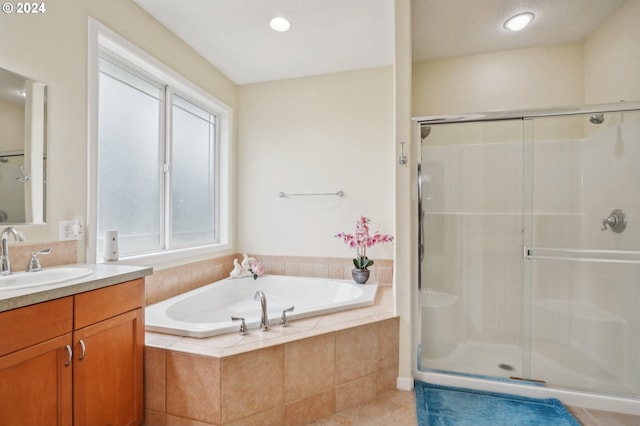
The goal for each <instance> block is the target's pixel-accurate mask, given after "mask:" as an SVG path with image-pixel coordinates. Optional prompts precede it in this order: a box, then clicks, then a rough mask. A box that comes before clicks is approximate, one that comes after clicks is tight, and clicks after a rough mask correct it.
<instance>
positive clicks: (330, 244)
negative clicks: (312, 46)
mask: <svg viewBox="0 0 640 426" xmlns="http://www.w3.org/2000/svg"><path fill="white" fill-rule="evenodd" d="M392 72H393V70H392V68H391V67H383V68H374V69H367V70H361V71H353V72H344V73H336V74H328V75H322V76H316V77H307V78H299V79H289V80H283V81H274V82H268V83H260V84H251V85H245V86H241V87H240V88H239V106H240V108H239V119H238V123H239V124H238V160H237V161H238V176H237V180H238V191H237V197H238V206H237V207H238V216H237V217H238V248H239V249H241V250H243V251H245V252H248V253H270V254H272V255H298V256H332V257H348V256H353V255H354V254H355V253H354V250H352V249H349V248H348V247H347V246H346V245H345V244H344V243H342V242H341V241H340V240H338V239H337V238H334V235H335V234H337V233H338V232H340V231H345V232H349V233H351V232H354V230H355V222H356V220H357V219H358V217H359V215H361V214H362V215H365V216H367V217H369V218H370V219H371V221H372V223H371V226H372V230H376V229H378V230H380V231H381V232H382V233H393V230H394V220H393V217H394V203H393V199H394V198H393V191H394V169H393V167H394V144H393V115H392V113H393V82H392ZM338 190H342V191H344V194H345V195H344V197H336V196H316V197H311V196H307V197H286V198H280V197H279V196H278V194H279V193H280V192H285V193H326V192H336V191H338ZM368 254H369V256H370V257H372V258H374V259H375V258H378V259H381V258H384V259H391V258H392V257H393V247H392V245H391V244H387V245H385V246H377V247H374V248H372V249H371V250H370V251H369V253H368Z"/></svg>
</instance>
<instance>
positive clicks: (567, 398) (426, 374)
mask: <svg viewBox="0 0 640 426" xmlns="http://www.w3.org/2000/svg"><path fill="white" fill-rule="evenodd" d="M638 110H640V101H638V102H619V103H609V104H592V105H580V106H566V107H561V108H551V109H529V110H514V111H495V112H484V113H472V114H459V115H439V116H424V117H416V118H414V119H413V121H414V123H415V126H414V128H415V136H416V137H415V140H416V144H417V147H418V148H417V152H418V155H417V156H416V157H417V161H416V169H415V170H417V175H416V179H417V183H416V190H417V204H418V206H417V230H418V239H417V259H416V261H417V263H418V265H417V268H418V270H417V278H418V283H417V285H416V286H415V287H414V291H415V293H414V297H415V299H414V303H413V306H414V319H413V336H412V337H413V348H412V349H413V353H414V363H413V374H414V377H415V378H416V379H418V380H425V381H430V382H432V383H437V384H443V385H451V386H461V387H468V388H473V389H481V390H489V391H498V392H508V393H513V394H518V395H525V396H532V397H543V398H546V397H556V398H560V399H561V400H562V401H563V402H565V403H568V404H574V405H579V406H584V407H591V408H596V409H609V410H611V409H617V410H618V411H621V412H629V413H637V414H640V399H635V398H631V397H630V398H626V397H624V396H621V397H614V398H611V397H609V395H606V394H599V393H595V392H591V391H583V390H575V389H562V388H560V387H542V386H530V385H528V384H519V383H515V382H514V383H511V382H504V381H499V380H493V379H488V378H482V377H473V376H466V375H456V374H455V372H450V373H449V372H437V371H428V370H427V371H424V370H420V369H419V368H418V367H419V363H420V356H421V354H420V345H421V343H422V342H421V327H422V309H421V307H422V300H421V299H422V291H421V289H422V278H423V277H422V275H423V271H422V266H423V265H422V262H423V259H424V248H425V243H424V242H425V235H424V224H423V220H424V214H425V212H424V211H423V201H424V200H423V193H422V176H421V175H422V162H423V160H424V159H423V158H422V140H423V139H424V138H426V136H424V138H423V137H422V136H423V135H425V133H426V135H428V132H429V131H430V129H429V130H427V131H426V132H425V130H423V129H425V128H429V127H430V126H433V125H437V124H453V123H476V122H490V121H507V120H522V121H523V129H526V127H527V126H531V123H532V120H533V119H535V118H544V117H560V116H574V115H586V114H600V113H615V112H627V111H638ZM423 132H425V133H423ZM527 135H531V132H527V131H523V140H522V143H523V150H524V153H523V154H524V158H531V157H527V156H528V155H530V154H531V152H532V149H533V138H532V137H530V140H528V138H527ZM523 171H524V172H527V169H526V167H525V170H523ZM532 179H533V176H532V170H529V173H524V176H523V185H524V186H525V188H526V187H527V185H529V186H531V185H532V183H533V181H532ZM525 194H526V192H525ZM531 207H532V200H531V198H530V197H526V196H525V197H524V199H523V212H527V211H531ZM523 216H524V218H523V225H524V230H525V231H524V232H525V233H524V235H523V241H524V247H523V258H524V259H529V258H531V259H535V257H533V256H530V253H528V248H527V243H528V242H530V241H531V240H532V234H531V233H532V226H531V221H532V218H531V215H527V214H524V215H523ZM531 268H532V265H531V262H524V264H523V274H524V277H531ZM523 287H524V288H523V292H524V295H523V297H524V298H525V300H530V298H531V292H532V286H531V285H524V286H523ZM527 298H528V299H527ZM523 309H527V310H528V311H527V312H524V313H523V317H524V316H525V315H527V317H526V318H531V315H532V312H531V309H532V308H531V306H530V304H529V303H525V304H524V305H523ZM527 334H528V336H525V337H526V338H523V339H522V340H523V345H524V348H523V350H525V351H527V350H529V349H530V346H531V335H530V332H529V333H527ZM523 362H524V365H523V373H526V374H528V373H529V370H530V357H529V356H525V357H524V361H523ZM452 373H454V374H452ZM612 407H613V408H612Z"/></svg>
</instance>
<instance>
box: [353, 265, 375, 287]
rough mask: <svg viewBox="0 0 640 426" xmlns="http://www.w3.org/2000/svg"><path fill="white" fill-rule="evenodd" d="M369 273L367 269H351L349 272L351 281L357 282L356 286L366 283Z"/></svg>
mask: <svg viewBox="0 0 640 426" xmlns="http://www.w3.org/2000/svg"><path fill="white" fill-rule="evenodd" d="M370 273H371V271H370V270H368V269H358V268H355V269H352V270H351V276H352V277H353V280H354V281H355V282H357V283H358V284H364V283H366V282H367V280H368V279H369V274H370Z"/></svg>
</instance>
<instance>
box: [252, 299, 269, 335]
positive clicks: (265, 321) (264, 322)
mask: <svg viewBox="0 0 640 426" xmlns="http://www.w3.org/2000/svg"><path fill="white" fill-rule="evenodd" d="M253 300H260V306H261V307H262V316H261V317H260V330H262V331H267V330H269V318H268V317H267V296H265V295H264V293H263V292H262V290H258V291H257V292H256V294H255V295H254V296H253Z"/></svg>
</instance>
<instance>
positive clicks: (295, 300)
mask: <svg viewBox="0 0 640 426" xmlns="http://www.w3.org/2000/svg"><path fill="white" fill-rule="evenodd" d="M258 290H262V292H263V293H264V294H265V295H266V298H267V313H268V317H269V322H270V324H271V326H272V327H273V326H276V327H277V326H278V323H279V321H280V316H281V315H282V311H283V310H284V309H287V308H290V307H291V306H295V309H294V310H293V312H290V313H288V314H287V318H288V319H290V320H295V319H300V318H307V317H312V316H316V315H322V314H328V313H333V312H339V311H343V310H347V309H353V308H360V307H364V306H370V305H373V304H374V303H375V298H376V293H377V291H378V285H377V284H374V283H370V284H364V285H363V284H355V283H353V282H352V281H347V280H331V279H326V278H303V277H291V276H280V275H264V276H262V277H259V278H258V279H257V280H254V279H253V277H244V278H234V279H229V278H227V279H224V280H221V281H217V282H215V283H211V284H208V285H205V286H204V287H200V288H198V289H195V290H192V291H190V292H187V293H184V294H181V295H178V296H175V297H173V298H171V299H167V300H165V301H162V302H159V303H156V304H154V305H150V306H147V308H146V310H145V327H146V330H148V331H156V332H160V333H169V334H176V335H180V336H188V337H200V338H202V337H211V336H216V335H218V334H224V333H230V332H234V331H238V330H239V328H240V324H239V323H238V322H235V321H231V317H232V316H234V317H241V318H245V320H246V323H247V326H248V327H249V329H250V330H251V329H255V328H258V325H259V324H260V315H261V308H260V302H258V301H255V300H253V296H254V295H255V294H256V292H257V291H258Z"/></svg>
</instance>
